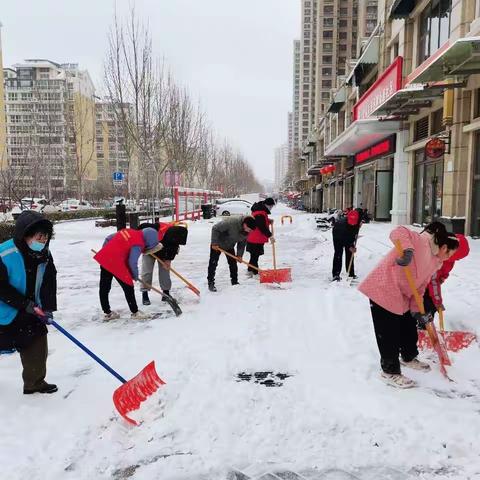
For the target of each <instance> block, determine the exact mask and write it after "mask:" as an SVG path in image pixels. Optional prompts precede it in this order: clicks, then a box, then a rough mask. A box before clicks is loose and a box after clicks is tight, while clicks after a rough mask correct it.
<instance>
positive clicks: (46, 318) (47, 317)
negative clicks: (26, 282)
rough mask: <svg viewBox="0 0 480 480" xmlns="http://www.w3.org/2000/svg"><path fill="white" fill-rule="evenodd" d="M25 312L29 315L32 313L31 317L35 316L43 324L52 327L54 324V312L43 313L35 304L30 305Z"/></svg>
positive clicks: (30, 303)
mask: <svg viewBox="0 0 480 480" xmlns="http://www.w3.org/2000/svg"><path fill="white" fill-rule="evenodd" d="M25 311H26V312H27V313H30V314H31V315H35V316H36V317H37V318H38V319H40V320H41V321H42V322H44V323H46V324H47V325H50V324H51V323H52V320H53V314H52V312H45V311H43V310H42V308H41V307H39V306H38V305H36V304H35V303H33V302H29V303H28V305H27V308H25Z"/></svg>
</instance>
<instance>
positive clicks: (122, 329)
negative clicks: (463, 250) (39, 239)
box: [0, 207, 480, 480]
mask: <svg viewBox="0 0 480 480" xmlns="http://www.w3.org/2000/svg"><path fill="white" fill-rule="evenodd" d="M281 208H282V210H281ZM275 213H276V217H275V228H276V235H275V236H276V237H277V240H278V242H277V246H278V250H277V259H278V260H277V261H278V267H279V268H281V267H288V266H290V267H292V276H293V280H294V281H293V283H292V284H283V285H280V286H279V285H259V284H258V282H257V280H255V279H247V278H246V276H245V269H244V267H240V276H239V280H240V283H241V285H239V286H235V287H232V286H230V281H229V276H228V267H227V262H226V260H225V259H224V258H223V257H222V258H221V259H220V262H219V267H218V270H217V282H216V283H217V287H218V289H219V292H218V293H216V294H212V293H209V292H207V290H206V270H207V264H208V254H209V237H210V229H211V226H212V224H213V223H214V222H215V221H218V220H215V219H214V220H211V221H201V222H196V223H194V224H190V227H189V231H190V234H189V242H188V246H187V247H184V248H183V249H182V251H181V254H180V256H179V257H178V259H177V260H175V262H174V266H175V268H176V269H177V270H178V271H180V272H181V273H182V274H184V275H185V276H186V277H187V278H188V279H189V280H191V281H192V282H193V283H194V284H196V285H197V286H198V287H199V288H200V289H201V290H202V298H201V299H200V300H198V299H197V298H196V297H195V295H193V294H192V293H191V292H190V291H189V290H187V289H186V288H183V286H182V285H181V284H180V283H179V282H178V281H176V280H174V289H173V290H172V294H173V295H175V296H177V298H178V299H179V301H180V303H181V305H182V309H183V311H184V315H183V316H182V317H179V318H175V317H173V316H168V317H166V318H162V319H156V320H152V321H146V322H134V321H132V320H130V319H129V318H128V315H127V314H128V309H127V306H126V303H125V300H124V298H123V293H122V291H121V289H120V287H119V286H118V285H115V283H114V286H113V289H112V293H111V304H112V308H114V309H118V310H120V311H121V312H122V313H124V314H125V318H124V319H122V320H118V321H115V322H111V323H108V324H107V323H104V322H102V321H101V318H102V314H101V310H100V307H99V301H98V292H97V287H98V277H99V267H98V265H97V264H96V263H95V262H94V261H93V260H92V258H91V257H92V254H91V252H90V249H91V248H95V249H97V248H99V247H100V246H101V243H102V240H103V238H104V237H105V236H106V235H107V234H108V233H110V232H111V231H113V229H98V228H97V229H95V227H94V222H92V221H85V222H74V223H68V224H61V225H58V226H57V227H56V239H55V241H54V242H53V245H52V250H53V253H54V257H55V260H56V263H57V268H58V271H59V279H58V283H59V288H60V290H59V293H60V298H59V305H60V311H59V312H58V313H57V315H56V319H57V320H58V321H60V322H61V323H62V324H63V325H64V326H65V327H66V328H67V329H69V330H71V331H72V333H73V334H74V335H76V336H78V337H79V339H81V340H82V341H84V342H85V343H86V344H87V345H88V346H89V347H90V348H92V350H94V351H95V352H96V353H98V354H99V355H100V356H102V357H103V358H104V359H105V360H106V361H107V362H108V363H110V364H111V365H112V366H113V368H116V369H117V370H118V371H119V373H120V374H121V375H123V376H125V377H127V378H131V377H133V376H134V375H136V374H137V373H138V372H139V371H140V369H141V368H143V367H144V366H145V365H146V364H147V363H148V362H149V361H150V360H152V359H153V360H155V361H156V364H157V371H158V373H159V375H160V377H162V379H163V380H165V381H166V382H167V384H166V386H164V387H163V388H162V389H161V390H160V391H159V393H158V394H156V395H155V396H154V397H152V399H151V400H150V401H149V402H148V403H146V404H145V405H144V406H143V407H142V409H141V411H140V412H138V413H137V414H136V418H138V419H141V420H144V423H143V424H142V426H141V427H137V428H135V427H133V428H132V427H129V426H127V425H126V424H125V423H124V422H123V421H122V420H121V419H120V418H119V417H118V416H117V415H116V413H115V412H114V409H113V404H112V402H111V395H112V393H113V391H114V389H115V388H116V387H117V386H118V383H117V381H116V380H115V379H114V378H113V377H111V376H110V375H109V374H108V373H107V372H105V371H104V370H103V369H102V368H101V367H99V366H98V365H97V364H95V363H93V361H92V360H91V359H90V358H89V357H87V356H86V355H85V354H84V353H83V352H81V351H80V350H79V349H77V348H76V347H75V346H74V345H73V344H71V343H70V342H69V341H68V340H67V339H66V338H64V337H63V336H62V335H61V334H59V333H58V332H54V331H51V333H50V335H49V344H50V357H49V363H48V367H49V375H48V377H47V379H48V380H49V381H51V382H55V383H58V385H59V388H60V391H59V392H58V393H57V394H55V395H52V396H48V397H44V396H39V395H34V396H31V397H30V396H29V397H27V396H22V395H21V386H22V385H21V378H20V361H19V358H18V356H17V355H9V356H6V355H2V356H0V368H1V372H2V374H1V377H0V391H1V393H2V400H1V402H0V415H1V417H2V427H1V434H0V445H1V448H0V464H1V465H2V473H3V478H6V479H9V480H15V479H25V478H29V479H37V478H38V479H45V478H47V479H68V478H72V479H75V480H79V479H92V478H95V479H103V478H115V479H116V478H132V479H136V480H138V479H157V478H158V479H162V480H177V479H192V480H193V479H200V478H202V479H209V480H215V479H225V478H227V472H228V471H231V470H235V471H237V472H244V474H245V475H248V476H245V477H244V478H254V477H253V475H260V474H261V473H263V472H267V471H279V470H282V469H284V470H291V471H296V472H302V471H303V472H307V471H309V472H317V473H318V476H317V477H313V476H312V477H311V478H318V479H320V478H326V479H328V478H341V477H340V476H338V477H333V474H332V476H330V477H326V476H323V477H320V476H319V475H320V472H323V473H328V469H331V468H337V469H341V470H345V471H347V472H350V473H351V474H353V475H357V478H362V479H366V478H371V479H373V478H375V479H379V480H382V479H384V478H385V479H391V478H394V477H389V476H388V474H387V473H385V474H382V473H378V472H380V471H381V469H382V468H383V469H384V472H387V470H388V469H393V470H395V471H398V472H400V473H403V474H404V476H405V478H407V477H408V478H418V479H422V480H430V479H431V480H437V479H442V480H443V479H444V480H447V479H448V480H460V479H461V480H465V479H468V478H471V479H474V478H480V462H479V458H478V449H477V448H476V447H477V443H478V432H479V431H480V417H479V415H478V411H479V406H480V403H479V402H480V382H479V374H478V361H479V352H478V345H475V346H473V347H471V348H469V349H468V350H466V351H463V352H461V353H458V354H455V355H454V357H453V359H454V365H453V366H452V367H451V368H450V369H449V372H450V374H451V377H452V378H453V379H455V381H456V383H454V384H449V383H448V382H447V381H446V380H445V379H443V378H442V376H441V375H440V373H439V372H438V369H437V368H434V369H433V371H432V372H431V373H428V374H423V373H419V372H408V375H409V376H411V377H412V378H414V379H415V380H417V381H418V382H419V383H420V385H421V386H420V388H418V389H413V390H408V391H399V390H396V389H393V388H389V387H387V386H385V385H384V384H383V383H382V382H381V381H380V380H379V358H378V352H377V348H376V344H375V338H374V334H373V326H372V322H371V318H370V312H369V307H368V301H367V299H366V298H365V297H363V296H362V295H361V294H360V293H359V292H358V291H356V290H355V289H354V288H352V287H350V286H348V285H347V284H346V283H343V282H341V283H340V284H331V283H330V282H329V280H328V279H329V277H330V276H331V261H332V255H333V247H332V242H331V232H323V233H322V232H320V231H318V230H317V229H316V223H315V219H314V216H313V215H308V214H298V213H294V212H292V211H290V210H288V209H286V208H285V207H278V210H277V211H275ZM283 213H286V214H291V215H293V216H294V218H293V223H292V224H291V225H290V224H289V222H288V221H287V222H286V223H285V224H284V225H283V226H282V225H281V222H280V215H281V214H283ZM390 229H391V227H390V225H383V224H382V225H380V224H368V225H365V226H364V227H362V231H361V238H360V239H359V241H358V261H357V266H356V270H357V273H358V274H359V275H360V276H363V275H365V274H366V273H367V272H368V271H369V270H370V269H371V268H372V267H373V266H374V264H375V263H376V262H377V261H378V260H379V259H380V257H381V256H382V255H383V254H384V253H386V252H387V251H388V249H389V248H390V243H389V241H388V234H389V232H390ZM479 245H480V243H479V242H476V241H471V247H472V248H471V254H470V256H469V257H468V258H467V259H465V260H464V261H461V262H458V264H457V265H456V267H455V269H454V270H453V272H452V274H451V278H449V280H448V281H447V283H446V284H445V286H444V300H445V305H446V307H447V311H446V322H447V327H448V328H450V329H454V328H455V329H457V328H458V329H469V330H471V331H474V332H476V333H477V334H480V329H479V326H478V321H477V311H478V308H479V306H480V300H479V299H478V297H477V296H476V294H477V292H478V291H479V287H480V285H479V282H480V280H478V275H477V274H476V271H475V266H478V265H480V246H479ZM266 251H267V254H266V255H265V256H264V257H261V260H260V262H261V266H263V267H264V268H268V266H269V265H271V262H272V257H271V249H270V247H269V246H266ZM270 268H271V267H270ZM137 298H138V299H139V298H140V296H139V295H138V296H137ZM151 298H152V300H153V302H152V305H151V306H150V307H143V309H149V311H152V312H159V311H163V310H165V312H167V310H166V308H167V307H166V306H165V305H163V304H162V303H161V302H160V301H159V300H160V299H157V298H155V297H154V293H152V296H151ZM141 308H142V307H141ZM265 371H271V372H282V373H286V374H291V376H290V377H288V378H285V379H284V380H283V386H281V387H271V388H268V387H265V386H263V385H261V384H258V383H254V382H243V381H238V378H237V374H238V373H240V372H265ZM374 467H375V468H377V470H374V469H373V468H374ZM387 467H388V468H387ZM390 471H392V470H390ZM368 472H370V477H369V474H368ZM375 472H377V473H375ZM315 475H316V474H315ZM232 478H233V477H232ZM238 478H240V477H238ZM265 478H268V477H265ZM273 478H275V477H273ZM277 478H281V477H277ZM285 478H287V477H286V476H285ZM306 478H307V477H306ZM344 478H349V477H344ZM353 478H355V477H353ZM398 478H399V479H400V477H398ZM402 480H403V479H402Z"/></svg>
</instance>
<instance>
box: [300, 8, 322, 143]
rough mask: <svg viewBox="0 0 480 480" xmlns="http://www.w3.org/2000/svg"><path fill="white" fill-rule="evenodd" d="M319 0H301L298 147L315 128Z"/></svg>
mask: <svg viewBox="0 0 480 480" xmlns="http://www.w3.org/2000/svg"><path fill="white" fill-rule="evenodd" d="M321 4H322V2H321V1H320V0H302V38H301V40H300V88H299V102H300V103H299V118H298V136H299V146H300V148H302V144H303V143H304V141H305V140H306V139H307V137H308V134H309V132H310V131H311V130H313V128H314V127H315V94H316V91H315V84H316V72H317V67H316V61H317V21H318V18H317V16H318V5H321Z"/></svg>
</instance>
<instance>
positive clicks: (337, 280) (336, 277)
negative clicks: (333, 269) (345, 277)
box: [332, 275, 342, 282]
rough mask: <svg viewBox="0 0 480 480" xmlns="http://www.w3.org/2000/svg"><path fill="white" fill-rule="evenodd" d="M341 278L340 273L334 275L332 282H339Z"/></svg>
mask: <svg viewBox="0 0 480 480" xmlns="http://www.w3.org/2000/svg"><path fill="white" fill-rule="evenodd" d="M341 279H342V277H341V276H340V275H335V276H334V277H332V282H339V281H340V280H341Z"/></svg>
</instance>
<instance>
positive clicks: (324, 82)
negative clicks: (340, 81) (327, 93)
mask: <svg viewBox="0 0 480 480" xmlns="http://www.w3.org/2000/svg"><path fill="white" fill-rule="evenodd" d="M331 86H332V81H331V80H322V87H323V88H331Z"/></svg>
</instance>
